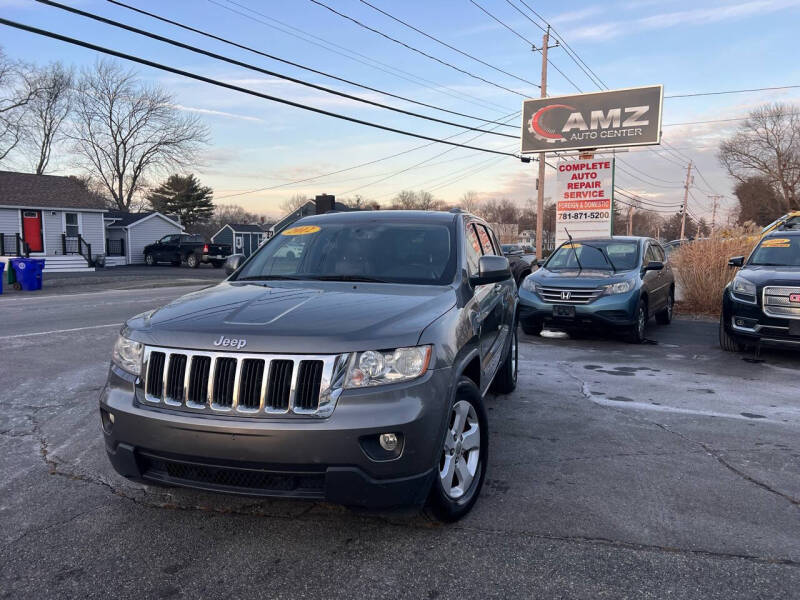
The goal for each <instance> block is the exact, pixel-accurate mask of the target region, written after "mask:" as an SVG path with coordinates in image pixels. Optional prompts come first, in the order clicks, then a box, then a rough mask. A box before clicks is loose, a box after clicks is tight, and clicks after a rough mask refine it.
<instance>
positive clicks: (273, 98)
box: [0, 17, 519, 158]
mask: <svg viewBox="0 0 800 600" xmlns="http://www.w3.org/2000/svg"><path fill="white" fill-rule="evenodd" d="M0 25H6V26H8V27H13V28H15V29H21V30H23V31H28V32H30V33H35V34H37V35H40V36H44V37H49V38H52V39H56V40H59V41H62V42H66V43H69V44H73V45H75V46H81V47H83V48H88V49H89V50H94V51H95V52H101V53H103V54H108V55H110V56H116V57H117V58H122V59H125V60H129V61H131V62H135V63H138V64H141V65H145V66H147V67H152V68H154V69H159V70H161V71H166V72H168V73H174V74H175V75H181V76H183V77H188V78H190V79H195V80H197V81H202V82H204V83H208V84H211V85H214V86H217V87H222V88H226V89H229V90H234V91H236V92H241V93H243V94H248V95H250V96H256V97H258V98H263V99H265V100H271V101H273V102H278V103H280V104H286V105H288V106H293V107H295V108H300V109H302V110H306V111H309V112H314V113H317V114H321V115H325V116H328V117H333V118H335V119H341V120H343V121H349V122H351V123H358V124H359V125H365V126H367V127H373V128H375V129H381V130H383V131H390V132H392V133H398V134H400V135H406V136H409V137H415V138H419V139H422V140H428V141H431V142H437V143H440V144H447V145H449V146H457V147H459V148H467V149H468V150H479V151H481V152H488V153H490V154H500V155H503V156H511V157H514V158H519V157H518V156H517V155H516V154H514V153H511V152H504V151H502V150H492V149H490V148H479V147H477V146H468V145H466V144H459V143H457V142H451V141H448V140H445V139H440V138H434V137H431V136H427V135H423V134H420V133H414V132H411V131H406V130H403V129H397V128H395V127H389V126H387V125H381V124H379V123H373V122H371V121H365V120H363V119H357V118H355V117H349V116H347V115H342V114H339V113H335V112H331V111H328V110H324V109H322V108H316V107H313V106H309V105H307V104H302V103H300V102H294V101H292V100H287V99H285V98H278V97H277V96H271V95H269V94H264V93H261V92H257V91H255V90H251V89H249V88H244V87H241V86H238V85H234V84H231V83H226V82H224V81H219V80H217V79H213V78H211V77H206V76H204V75H198V74H197V73H192V72H191V71H185V70H183V69H178V68H175V67H170V66H168V65H164V64H162V63H157V62H154V61H151V60H147V59H145V58H141V57H138V56H134V55H131V54H126V53H124V52H119V51H117V50H112V49H111V48H105V47H103V46H98V45H96V44H92V43H89V42H85V41H83V40H78V39H76V38H71V37H68V36H65V35H61V34H59V33H54V32H52V31H47V30H45V29H39V28H38V27H31V26H30V25H25V24H23V23H17V22H16V21H10V20H8V19H4V18H2V17H0Z"/></svg>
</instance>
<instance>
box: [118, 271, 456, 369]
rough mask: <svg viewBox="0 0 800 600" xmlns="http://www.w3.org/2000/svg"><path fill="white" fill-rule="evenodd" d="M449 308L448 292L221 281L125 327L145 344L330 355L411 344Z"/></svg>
mask: <svg viewBox="0 0 800 600" xmlns="http://www.w3.org/2000/svg"><path fill="white" fill-rule="evenodd" d="M455 303H456V294H455V290H454V289H453V288H451V287H445V286H421V285H400V284H375V283H345V282H307V281H303V282H293V281H277V282H268V285H267V284H266V283H264V282H260V283H255V282H247V283H245V282H235V281H234V282H224V283H221V284H219V285H217V286H214V287H212V288H209V289H206V290H202V291H199V292H194V293H192V294H187V295H186V296H182V297H181V298H178V299H177V300H175V301H173V302H171V303H170V304H168V305H166V306H164V307H162V308H159V309H157V310H155V311H152V312H150V313H144V314H142V315H138V316H136V317H134V318H132V319H130V320H129V321H128V322H127V323H126V328H127V330H128V331H127V333H126V335H129V336H130V337H131V338H133V339H135V340H138V341H140V342H143V343H145V344H151V345H158V346H166V347H174V348H188V349H195V350H212V351H215V350H220V351H224V350H230V348H226V347H221V346H214V344H213V342H214V341H216V340H219V339H220V338H221V337H225V338H232V339H237V340H240V339H242V338H244V339H245V340H247V345H246V346H245V347H243V348H241V349H240V351H241V352H274V353H303V354H317V353H319V354H329V353H339V352H349V351H354V350H366V349H370V348H374V349H388V348H397V347H403V346H414V345H416V344H417V342H418V340H419V337H420V335H421V333H422V331H423V329H425V327H426V326H427V325H429V324H430V323H431V322H432V321H434V320H435V319H437V318H438V317H440V316H441V315H442V314H444V313H445V312H447V311H448V310H449V309H450V308H452V307H453V306H454V305H455Z"/></svg>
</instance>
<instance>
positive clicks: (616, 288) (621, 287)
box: [603, 279, 635, 294]
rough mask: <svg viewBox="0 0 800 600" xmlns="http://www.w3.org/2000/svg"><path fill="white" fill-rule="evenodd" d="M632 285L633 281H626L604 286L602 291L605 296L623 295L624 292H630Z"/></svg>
mask: <svg viewBox="0 0 800 600" xmlns="http://www.w3.org/2000/svg"><path fill="white" fill-rule="evenodd" d="M634 285H635V283H634V281H633V279H626V280H625V281H619V282H617V283H610V284H608V285H604V286H603V291H604V292H605V293H606V294H624V293H625V292H630V291H631V290H632V289H633V286H634Z"/></svg>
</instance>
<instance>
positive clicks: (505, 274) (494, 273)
mask: <svg viewBox="0 0 800 600" xmlns="http://www.w3.org/2000/svg"><path fill="white" fill-rule="evenodd" d="M507 279H511V267H510V266H509V264H508V259H507V258H506V257H505V256H493V255H486V256H481V257H480V259H479V260H478V274H477V275H473V276H472V277H470V278H469V282H470V283H471V284H472V286H473V287H475V286H478V285H486V284H487V283H498V282H500V281H506V280H507Z"/></svg>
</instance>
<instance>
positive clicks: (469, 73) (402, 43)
mask: <svg viewBox="0 0 800 600" xmlns="http://www.w3.org/2000/svg"><path fill="white" fill-rule="evenodd" d="M309 2H312V3H314V4H316V5H317V6H321V7H322V8H325V9H327V10H329V11H330V12H332V13H333V14H335V15H338V16H340V17H341V18H343V19H347V20H348V21H351V22H353V23H355V24H356V25H358V26H359V27H362V28H363V29H366V30H368V31H372V32H373V33H376V34H378V35H379V36H381V37H383V38H386V39H387V40H391V41H392V42H394V43H395V44H400V45H401V46H403V47H404V48H407V49H409V50H411V51H412V52H416V53H417V54H421V55H422V56H425V57H426V58H429V59H431V60H433V61H436V62H438V63H440V64H442V65H444V66H446V67H450V68H451V69H454V70H456V71H458V72H459V73H463V74H464V75H468V76H470V77H472V78H473V79H478V80H480V81H483V82H484V83H488V84H489V85H493V86H494V87H496V88H500V89H501V90H505V91H507V92H511V93H512V94H516V95H517V96H522V97H523V98H527V97H528V96H527V95H526V94H523V93H522V92H518V91H517V90H512V89H511V88H508V87H506V86H504V85H501V84H499V83H495V82H493V81H490V80H488V79H486V78H484V77H481V76H480V75H476V74H475V73H471V72H470V71H467V70H465V69H462V68H461V67H457V66H455V65H454V64H452V63H449V62H447V61H446V60H442V59H441V58H437V57H436V56H433V55H432V54H428V53H427V52H425V51H423V50H420V49H419V48H416V47H414V46H411V45H410V44H406V43H405V42H403V41H401V40H398V39H397V38H394V37H392V36H390V35H388V34H386V33H384V32H382V31H381V30H379V29H375V28H374V27H370V26H369V25H366V24H364V23H362V22H361V21H359V20H358V19H355V18H353V17H351V16H349V15H346V14H344V13H343V12H339V11H338V10H336V9H335V8H333V7H331V6H328V5H327V4H325V3H324V2H320V0H309ZM532 85H536V84H532ZM537 87H538V86H537Z"/></svg>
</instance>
